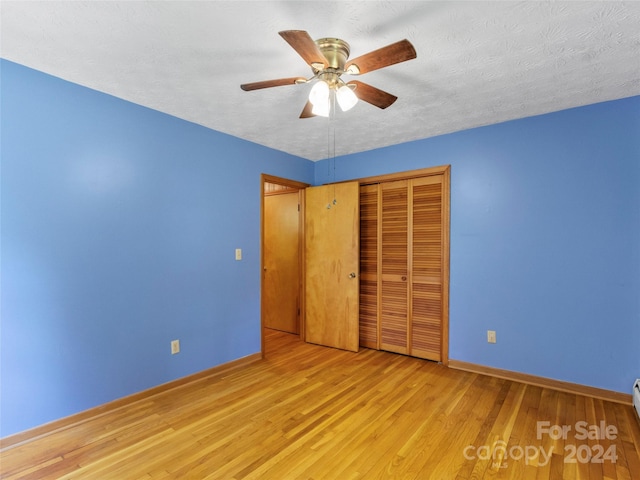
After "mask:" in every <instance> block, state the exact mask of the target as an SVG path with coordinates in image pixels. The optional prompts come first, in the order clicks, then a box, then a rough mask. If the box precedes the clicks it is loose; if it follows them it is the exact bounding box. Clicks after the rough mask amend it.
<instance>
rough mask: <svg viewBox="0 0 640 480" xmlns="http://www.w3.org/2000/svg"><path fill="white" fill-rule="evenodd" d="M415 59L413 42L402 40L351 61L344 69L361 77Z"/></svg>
mask: <svg viewBox="0 0 640 480" xmlns="http://www.w3.org/2000/svg"><path fill="white" fill-rule="evenodd" d="M414 58H416V49H415V48H413V45H411V42H409V40H400V41H399V42H396V43H392V44H391V45H387V46H386V47H382V48H379V49H378V50H374V51H373V52H369V53H366V54H364V55H362V56H360V57H357V58H354V59H353V60H349V61H348V62H347V64H346V65H345V67H344V69H345V71H346V72H347V73H348V74H350V75H359V74H363V73H367V72H371V71H373V70H378V69H379V68H383V67H388V66H389V65H394V64H396V63H400V62H406V61H407V60H412V59H414Z"/></svg>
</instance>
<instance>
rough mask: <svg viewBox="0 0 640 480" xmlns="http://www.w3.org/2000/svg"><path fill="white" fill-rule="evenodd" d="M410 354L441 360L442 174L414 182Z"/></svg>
mask: <svg viewBox="0 0 640 480" xmlns="http://www.w3.org/2000/svg"><path fill="white" fill-rule="evenodd" d="M410 188H411V192H410V193H411V199H412V201H411V205H412V208H411V216H410V230H409V231H410V235H411V239H410V241H411V246H412V249H411V261H410V264H411V285H410V286H411V305H410V313H411V315H410V318H411V322H410V329H409V331H410V342H411V344H410V352H411V353H410V354H411V355H413V356H415V357H421V358H427V359H429V360H435V361H437V362H439V361H441V360H442V327H443V301H442V299H443V289H444V278H445V274H444V272H443V270H444V268H443V266H444V259H443V252H444V247H443V243H444V239H445V232H444V223H445V222H444V219H443V217H444V205H443V197H444V192H443V181H442V176H441V175H434V176H431V177H424V178H417V179H414V180H412V181H411V187H410Z"/></svg>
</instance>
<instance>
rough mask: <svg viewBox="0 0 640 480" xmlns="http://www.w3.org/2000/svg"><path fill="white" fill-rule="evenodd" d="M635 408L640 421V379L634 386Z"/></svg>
mask: <svg viewBox="0 0 640 480" xmlns="http://www.w3.org/2000/svg"><path fill="white" fill-rule="evenodd" d="M633 408H634V409H635V411H636V414H637V415H638V421H640V378H638V379H637V380H636V383H634V384H633Z"/></svg>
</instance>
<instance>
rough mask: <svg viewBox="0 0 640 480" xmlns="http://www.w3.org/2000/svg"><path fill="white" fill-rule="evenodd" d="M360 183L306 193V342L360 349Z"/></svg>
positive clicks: (323, 187) (336, 185) (317, 188)
mask: <svg viewBox="0 0 640 480" xmlns="http://www.w3.org/2000/svg"><path fill="white" fill-rule="evenodd" d="M359 210H360V209H359V184H358V182H348V183H339V184H333V185H326V186H320V187H310V188H307V189H306V191H305V325H306V326H305V340H306V341H307V342H310V343H316V344H319V345H325V346H329V347H335V348H340V349H343V350H351V351H355V352H357V351H358V344H359V338H358V331H359V322H358V310H359V308H358V295H359V279H358V275H359V248H360V247H359V243H360V241H359V240H360V229H359Z"/></svg>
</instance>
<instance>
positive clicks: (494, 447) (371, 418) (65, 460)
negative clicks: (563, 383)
mask: <svg viewBox="0 0 640 480" xmlns="http://www.w3.org/2000/svg"><path fill="white" fill-rule="evenodd" d="M265 348H266V350H265V359H264V360H262V361H257V362H252V363H248V364H246V365H241V366H239V367H238V368H233V369H230V370H221V371H220V372H219V373H214V374H212V375H209V376H206V377H204V378H197V379H195V380H194V381H193V382H191V383H186V384H184V385H181V386H179V387H177V388H175V389H171V390H167V391H163V392H161V393H158V394H157V395H154V396H153V397H150V398H144V399H141V400H138V401H136V402H134V403H131V404H129V405H126V406H123V407H121V408H118V409H114V410H111V411H108V412H105V413H104V414H100V415H97V416H95V417H89V418H83V420H82V421H81V422H79V423H78V424H76V425H72V426H69V427H68V428H64V429H60V430H58V431H56V432H54V433H52V434H50V435H47V436H43V437H39V438H35V439H33V440H32V441H28V442H25V443H23V444H18V445H14V446H11V447H8V448H4V449H3V450H2V451H1V452H0V477H1V478H2V479H7V480H17V479H21V480H24V479H39V480H45V479H57V480H60V479H71V478H73V479H91V480H95V479H99V480H123V479H124V480H136V479H147V480H148V479H154V480H157V479H197V480H202V479H213V480H218V479H224V480H234V479H235V480H240V479H244V480H254V479H259V480H263V479H267V480H270V479H274V480H282V479H286V480H288V479H298V478H299V479H325V478H326V479H336V478H339V479H341V480H342V479H367V480H369V479H378V478H379V479H389V478H398V479H429V478H434V479H439V480H440V479H446V480H448V479H459V480H469V479H478V480H482V479H496V480H498V479H526V480H528V479H536V478H539V479H556V478H565V479H576V480H578V479H579V480H583V479H588V480H592V479H612V480H640V450H639V446H640V425H639V422H638V420H637V418H636V417H635V413H634V412H633V410H632V408H631V407H630V406H628V405H623V404H620V403H612V402H608V401H605V400H601V399H596V398H591V397H585V396H582V395H577V394H575V393H567V392H558V391H555V390H550V389H548V388H544V387H540V386H533V385H526V384H522V383H518V382H514V381H511V380H506V379H501V378H495V377H489V376H485V375H482V374H479V373H472V372H466V371H462V370H453V369H449V368H447V367H444V366H442V365H438V364H436V363H433V362H429V361H426V360H421V359H417V358H412V357H407V356H403V355H396V354H392V353H387V352H382V351H375V350H368V349H362V350H361V351H360V352H359V353H353V352H345V351H341V350H335V349H328V348H323V347H319V346H316V345H310V344H306V343H304V342H301V341H300V340H299V339H298V338H297V337H296V336H294V335H290V334H285V333H281V332H275V331H272V332H268V334H267V337H266V342H265ZM579 422H582V423H581V424H579ZM602 422H603V423H602ZM603 424H604V425H610V426H613V427H615V428H616V429H617V434H616V435H615V438H605V437H603V438H580V435H579V434H580V431H579V429H578V427H579V426H580V425H582V428H583V429H584V428H587V427H588V428H597V427H599V426H601V425H603ZM594 426H595V427H594ZM563 428H565V429H568V430H567V432H566V435H557V433H558V432H559V431H561V430H562V429H563ZM540 429H542V430H540ZM558 429H560V430H558ZM600 435H601V436H602V432H601V433H600ZM591 436H592V437H593V436H594V435H591ZM599 449H602V450H603V451H607V450H609V451H615V452H616V453H617V458H616V459H606V458H605V459H603V458H602V457H598V452H599ZM542 451H544V452H545V453H544V454H542V453H541V452H542ZM574 452H575V453H574ZM600 460H602V461H600Z"/></svg>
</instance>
